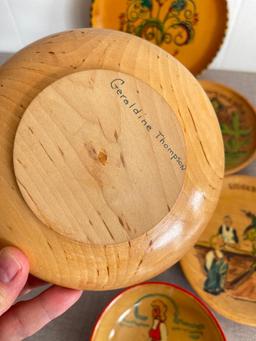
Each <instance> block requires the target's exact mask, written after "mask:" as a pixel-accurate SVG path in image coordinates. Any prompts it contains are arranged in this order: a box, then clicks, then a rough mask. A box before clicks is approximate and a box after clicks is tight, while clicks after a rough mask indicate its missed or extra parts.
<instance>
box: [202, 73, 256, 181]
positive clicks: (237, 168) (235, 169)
mask: <svg viewBox="0 0 256 341" xmlns="http://www.w3.org/2000/svg"><path fill="white" fill-rule="evenodd" d="M198 81H199V83H200V85H201V86H202V88H203V90H204V91H205V92H206V94H207V89H206V87H207V86H214V87H218V88H219V89H220V90H222V89H224V90H226V91H229V92H230V94H233V95H235V96H237V97H238V98H240V99H241V101H243V102H244V104H246V105H247V107H248V108H249V109H250V110H251V113H252V114H254V120H255V121H256V106H255V105H254V103H252V101H251V100H250V99H249V98H247V97H246V96H245V95H244V94H243V93H241V92H240V91H239V90H237V89H236V88H234V87H233V86H230V85H226V84H223V83H222V82H219V81H215V80H211V79H199V80H198ZM220 92H221V91H220ZM207 96H208V94H207ZM216 115H217V114H216ZM221 134H222V132H221ZM254 161H256V148H255V149H254V151H253V152H252V153H251V155H250V156H249V157H248V158H247V159H246V160H245V161H243V162H241V163H239V165H237V166H235V167H232V168H230V169H228V170H226V167H225V177H226V176H230V175H236V174H237V173H238V172H240V171H241V170H243V169H245V168H246V167H248V166H250V165H251V164H252V163H253V162H254Z"/></svg>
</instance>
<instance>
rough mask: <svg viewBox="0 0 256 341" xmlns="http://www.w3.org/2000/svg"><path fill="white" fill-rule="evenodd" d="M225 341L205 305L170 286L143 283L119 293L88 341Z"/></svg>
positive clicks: (166, 284) (174, 286) (194, 297)
mask: <svg viewBox="0 0 256 341" xmlns="http://www.w3.org/2000/svg"><path fill="white" fill-rule="evenodd" d="M101 340H106V341H108V340H111V341H119V340H122V341H130V340H136V341H148V340H150V341H151V340H153V341H155V340H161V341H168V340H179V341H189V340H201V341H224V340H226V338H225V336H224V333H223V331H222V329H221V327H220V325H219V323H218V322H217V320H216V318H215V317H214V315H213V314H212V313H211V311H210V310H209V309H208V308H207V306H206V305H205V304H204V303H203V302H202V301H200V300H199V299H198V298H197V297H196V296H194V295H193V294H191V293H190V292H188V291H186V290H184V289H182V288H180V287H178V286H176V285H172V284H169V283H144V284H141V285H138V286H135V287H133V288H130V289H128V290H126V291H124V292H122V293H121V294H119V295H118V296H117V297H116V298H115V299H114V300H113V301H112V302H111V303H110V304H109V305H108V306H107V308H106V309H105V310H104V312H103V313H102V315H101V317H100V318H99V320H98V322H97V325H96V327H95V329H94V332H93V335H92V337H91V341H101Z"/></svg>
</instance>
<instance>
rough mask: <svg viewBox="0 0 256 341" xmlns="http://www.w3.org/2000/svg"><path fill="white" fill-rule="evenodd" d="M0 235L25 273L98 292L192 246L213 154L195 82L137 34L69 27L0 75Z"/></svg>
mask: <svg viewBox="0 0 256 341" xmlns="http://www.w3.org/2000/svg"><path fill="white" fill-rule="evenodd" d="M0 115H1V123H2V133H1V144H0V160H1V168H0V191H1V195H2V200H1V202H0V214H1V222H0V243H1V246H5V245H14V246H17V247H19V248H20V249H21V250H22V251H23V252H25V253H26V255H27V256H28V258H29V260H30V265H31V272H32V274H33V275H35V276H37V277H39V278H42V279H44V280H45V281H48V282H50V283H55V284H58V285H62V286H65V287H70V288H80V289H91V290H107V289H113V288H119V287H125V286H130V285H132V284H135V283H138V282H141V281H144V280H146V279H148V278H150V277H153V276H155V275H157V274H159V273H160V272H162V271H164V270H165V269H167V268H168V267H169V266H171V265H172V264H174V263H175V262H177V261H178V260H179V259H180V258H181V257H182V256H183V255H184V254H185V253H186V252H187V251H188V250H189V248H190V247H191V246H192V245H193V244H194V243H195V242H196V240H197V239H198V237H199V235H200V234H201V232H202V231H203V229H204V227H205V225H206V224H207V222H208V220H209V219H210V217H211V215H212V213H213V211H214V209H215V206H216V204H217V200H218V197H219V193H220V189H221V185H222V179H223V173H224V152H223V143H222V138H221V132H220V129H219V125H218V121H217V118H216V115H215V113H214V110H213V108H212V106H211V104H210V102H209V99H208V98H207V96H206V94H205V93H204V91H203V90H202V88H201V86H200V85H199V83H198V82H197V80H196V79H195V78H194V77H193V76H192V75H191V74H190V73H189V72H188V71H187V70H186V69H185V67H183V66H182V65H181V64H180V63H179V62H178V61H176V60H175V59H174V58H173V57H172V56H170V55H169V54H168V53H166V52H165V51H164V50H162V49H160V48H159V47H157V46H154V45H153V44H150V43H149V42H146V41H144V40H142V39H140V38H137V37H134V36H132V35H128V34H126V33H121V32H117V31H111V30H100V29H99V30H95V29H80V30H75V31H69V32H64V33H60V34H56V35H52V36H49V37H46V38H44V39H42V40H40V41H37V42H35V43H34V44H32V45H30V46H28V47H26V48H25V49H23V50H22V51H20V52H19V53H17V54H16V55H15V56H14V57H13V58H11V59H10V60H9V61H8V62H7V63H6V64H5V65H3V66H2V68H1V70H0Z"/></svg>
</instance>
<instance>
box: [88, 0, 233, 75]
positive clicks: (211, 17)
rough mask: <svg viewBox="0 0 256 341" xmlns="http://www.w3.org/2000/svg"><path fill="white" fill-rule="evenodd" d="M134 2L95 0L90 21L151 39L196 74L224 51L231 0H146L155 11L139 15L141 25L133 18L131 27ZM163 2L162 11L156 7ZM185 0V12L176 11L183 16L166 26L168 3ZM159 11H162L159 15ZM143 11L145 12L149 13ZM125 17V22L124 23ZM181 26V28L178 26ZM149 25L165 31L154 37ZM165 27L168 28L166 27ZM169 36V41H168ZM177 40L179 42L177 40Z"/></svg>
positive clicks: (180, 2)
mask: <svg viewBox="0 0 256 341" xmlns="http://www.w3.org/2000/svg"><path fill="white" fill-rule="evenodd" d="M134 2H136V1H135V0H134V1H131V0H118V1H117V2H116V3H114V0H93V1H92V4H91V13H90V25H91V26H92V27H95V28H109V29H114V30H120V31H124V32H127V33H131V34H135V35H137V36H139V37H141V38H145V39H147V40H150V41H151V42H152V43H154V44H156V45H158V46H160V47H162V48H163V49H164V50H166V51H167V52H168V53H170V54H172V55H173V56H175V57H176V58H177V59H178V60H179V61H180V62H181V63H182V64H183V65H184V66H185V67H187V68H188V69H189V70H190V71H191V72H192V73H193V74H194V75H198V74H200V73H201V72H202V71H203V70H205V69H207V67H208V66H209V64H210V63H211V62H212V61H213V60H214V58H215V57H216V56H217V54H218V52H219V51H220V49H221V47H222V45H223V42H224V39H225V37H226V32H227V29H228V23H229V7H228V3H227V0H219V1H215V0H165V1H158V0H144V1H143V2H144V3H148V4H150V3H151V4H152V5H151V6H152V7H151V8H153V9H152V12H153V14H152V13H151V14H150V16H151V17H150V18H149V20H144V21H143V20H140V19H139V20H138V25H137V22H135V24H134V21H130V23H131V25H130V26H135V28H134V29H132V30H131V29H130V26H129V27H128V28H127V25H128V24H127V22H128V23H129V16H128V14H127V13H130V12H131V10H132V9H133V8H131V6H132V4H133V3H134ZM161 2H162V3H163V4H162V8H160V12H159V11H158V10H157V8H155V9H154V6H157V5H158V4H159V3H161ZM206 2H207V3H206ZM182 3H186V4H187V5H186V6H187V7H186V8H184V12H183V13H182V11H179V12H174V14H175V17H177V16H180V17H179V18H178V19H177V21H176V22H175V21H171V25H169V23H168V22H166V26H165V24H163V23H164V20H165V17H166V15H167V12H169V11H170V8H171V7H170V8H167V7H168V6H169V5H170V6H174V5H176V6H181V5H180V4H182ZM192 4H193V5H192ZM167 5H168V6H167ZM129 6H130V7H129ZM189 6H190V7H189ZM193 6H194V7H193ZM108 9H109V10H108ZM167 10H168V11H167ZM161 11H162V12H161ZM185 11H188V12H189V11H190V12H192V14H191V17H186V16H185V14H184V13H185ZM157 12H159V13H162V14H160V15H159V14H158V13H157ZM143 15H144V16H145V13H143ZM158 15H159V16H158ZM201 19H202V20H201ZM122 21H123V22H125V24H123V26H122V24H120V23H122ZM126 24H127V25H126ZM143 25H144V26H143ZM150 25H151V26H150ZM179 25H180V26H179ZM170 26H173V27H174V31H176V33H177V34H176V33H175V34H173V33H171V34H170V29H169V27H170ZM178 26H179V29H177V27H178ZM149 27H151V29H152V30H153V29H154V30H159V31H161V34H160V37H158V38H155V39H154V38H151V37H152V32H149V33H148V34H146V33H145V31H148V30H149ZM152 27H153V28H152ZM164 27H167V28H168V29H167V30H165V28H164ZM173 27H172V28H173ZM181 27H183V28H181ZM168 30H169V31H168ZM185 32H186V33H185ZM170 36H171V37H170ZM149 37H150V38H149ZM168 37H169V38H168ZM168 39H169V41H167V40H168ZM177 39H178V40H177ZM176 40H177V44H176V43H174V41H176ZM191 60H193V62H191Z"/></svg>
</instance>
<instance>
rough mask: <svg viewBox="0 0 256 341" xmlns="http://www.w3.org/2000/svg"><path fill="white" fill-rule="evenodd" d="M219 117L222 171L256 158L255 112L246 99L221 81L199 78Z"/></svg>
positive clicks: (227, 171) (243, 166) (244, 164)
mask: <svg viewBox="0 0 256 341" xmlns="http://www.w3.org/2000/svg"><path fill="white" fill-rule="evenodd" d="M200 83H201V85H202V86H203V88H204V90H205V92H206V93H207V95H208V97H209V99H210V101H211V102H212V105H213V107H214V109H215V112H216V114H217V116H218V119H219V122H220V126H221V131H222V135H223V140H224V146H225V174H226V175H228V174H232V173H236V172H238V171H240V170H241V169H243V168H245V167H246V166H248V165H249V164H250V163H251V162H252V161H254V160H255V158H256V111H255V109H254V107H253V106H252V105H251V104H250V103H249V102H248V100H247V99H246V98H244V97H243V96H242V95H240V94H239V93H238V92H236V91H235V90H233V89H231V88H229V87H227V86H224V85H222V84H218V83H214V82H211V81H207V80H201V81H200Z"/></svg>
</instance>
